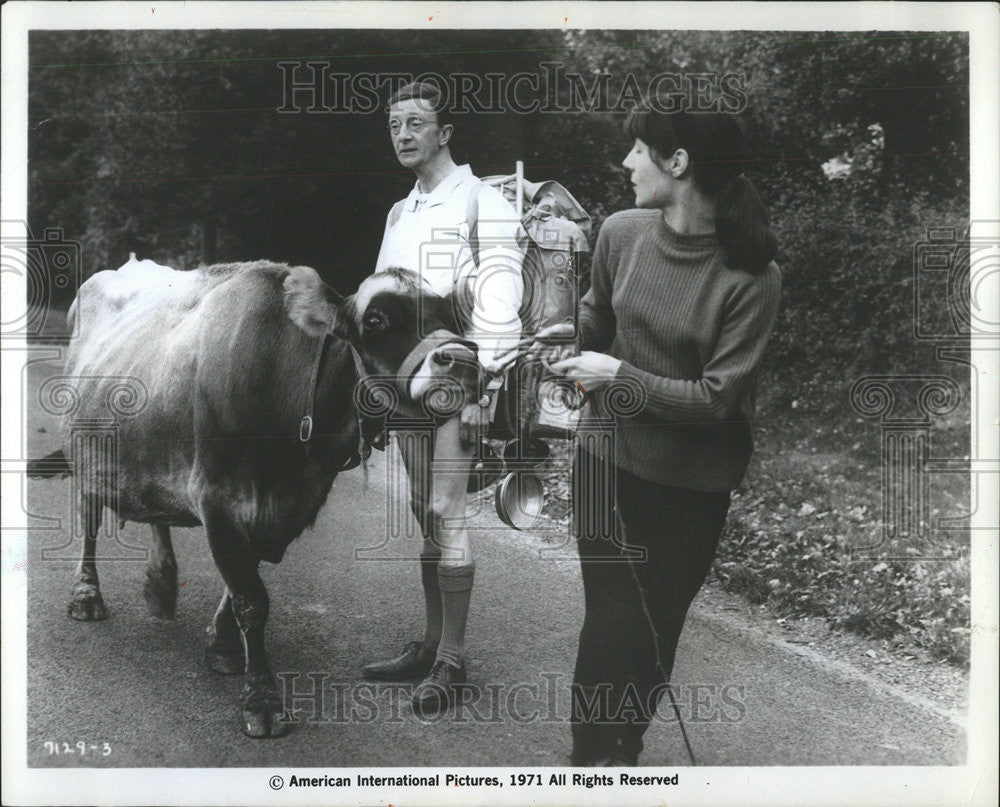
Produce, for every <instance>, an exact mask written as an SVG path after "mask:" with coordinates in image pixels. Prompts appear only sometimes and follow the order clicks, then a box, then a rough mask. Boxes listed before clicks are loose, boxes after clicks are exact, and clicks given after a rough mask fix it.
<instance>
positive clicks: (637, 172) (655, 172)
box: [622, 138, 675, 207]
mask: <svg viewBox="0 0 1000 807" xmlns="http://www.w3.org/2000/svg"><path fill="white" fill-rule="evenodd" d="M622 165H624V166H625V167H626V168H627V169H628V170H629V171H631V172H632V176H631V180H632V189H633V190H634V191H635V206H636V207H666V205H667V203H668V202H669V201H670V200H671V198H672V195H673V191H674V187H675V180H674V178H673V176H672V175H671V174H670V172H669V171H665V170H664V169H663V168H661V167H660V163H659V162H658V161H657V160H656V159H655V158H654V157H653V155H652V154H651V153H650V151H649V146H647V145H646V144H645V143H643V142H642V141H641V140H639V139H638V138H636V141H635V145H633V146H632V150H631V151H630V152H629V153H628V156H627V157H626V158H625V159H624V160H623V161H622Z"/></svg>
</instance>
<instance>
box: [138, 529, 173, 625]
mask: <svg viewBox="0 0 1000 807" xmlns="http://www.w3.org/2000/svg"><path fill="white" fill-rule="evenodd" d="M149 528H150V530H151V531H152V533H153V554H152V557H150V559H149V565H148V566H147V567H146V585H145V587H144V588H143V590H142V596H143V599H145V600H146V608H148V609H149V613H151V614H152V615H153V616H155V617H159V618H160V619H173V618H174V616H175V615H176V614H177V559H176V558H175V557H174V547H173V544H172V543H171V541H170V527H167V526H164V525H163V524H150V525H149Z"/></svg>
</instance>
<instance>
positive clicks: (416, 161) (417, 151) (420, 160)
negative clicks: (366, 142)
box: [389, 98, 451, 171]
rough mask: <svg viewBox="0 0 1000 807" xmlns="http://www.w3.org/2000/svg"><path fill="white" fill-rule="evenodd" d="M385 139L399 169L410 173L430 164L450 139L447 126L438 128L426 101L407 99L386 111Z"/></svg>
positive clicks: (449, 128)
mask: <svg viewBox="0 0 1000 807" xmlns="http://www.w3.org/2000/svg"><path fill="white" fill-rule="evenodd" d="M389 137H390V138H392V147H393V149H394V150H395V152H396V159H398V160H399V162H400V164H401V165H404V166H406V167H407V168H410V169H412V170H414V171H416V170H418V169H420V168H422V167H423V166H425V165H428V164H430V163H431V162H433V160H434V158H435V157H437V155H438V154H440V152H441V150H442V149H444V147H445V146H446V145H447V144H448V139H449V138H450V137H451V126H443V127H442V126H439V125H438V122H437V113H436V112H435V111H434V110H433V109H432V108H431V106H430V104H429V103H428V102H427V101H424V100H423V99H421V98H410V99H407V100H405V101H400V102H399V103H398V104H393V105H392V106H391V107H390V108H389Z"/></svg>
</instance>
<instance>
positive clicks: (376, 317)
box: [363, 314, 385, 331]
mask: <svg viewBox="0 0 1000 807" xmlns="http://www.w3.org/2000/svg"><path fill="white" fill-rule="evenodd" d="M363 323H364V326H365V330H366V331H374V330H380V329H382V328H384V327H385V319H384V318H383V317H382V315H381V314H365V318H364V320H363Z"/></svg>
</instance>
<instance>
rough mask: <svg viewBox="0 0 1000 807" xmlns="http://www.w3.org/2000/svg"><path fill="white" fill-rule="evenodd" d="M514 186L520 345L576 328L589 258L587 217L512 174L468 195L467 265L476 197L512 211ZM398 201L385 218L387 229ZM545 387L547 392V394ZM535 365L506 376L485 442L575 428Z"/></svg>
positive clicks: (566, 197)
mask: <svg viewBox="0 0 1000 807" xmlns="http://www.w3.org/2000/svg"><path fill="white" fill-rule="evenodd" d="M518 181H520V183H521V189H522V209H521V210H519V211H517V212H518V215H519V218H520V220H521V227H520V228H519V232H518V243H519V246H521V247H522V249H523V250H524V258H523V260H522V263H521V276H522V278H523V281H524V296H523V299H522V303H521V308H520V311H519V312H518V314H519V316H520V319H521V333H522V337H527V336H531V335H533V334H535V333H537V332H538V331H539V330H540V329H542V328H544V327H547V326H549V325H553V324H555V323H557V322H572V323H573V325H574V326H575V325H576V324H577V311H578V307H579V297H580V294H579V291H580V282H581V278H582V271H581V269H582V266H581V264H582V261H583V255H585V254H586V253H588V252H589V245H588V242H587V236H588V235H589V233H590V216H589V215H587V212H586V211H585V210H584V209H583V207H582V206H581V205H580V203H579V202H577V200H576V199H575V198H573V196H572V194H570V192H569V191H568V190H566V188H564V187H563V186H562V185H560V184H559V183H558V182H555V181H553V180H548V181H544V182H529V181H527V180H524V179H523V178H519V176H518V175H517V174H512V175H510V176H489V177H483V178H482V179H481V180H480V182H479V185H478V186H477V187H476V188H475V189H474V190H473V191H472V192H471V193H470V194H469V201H468V204H467V206H466V212H465V221H466V226H467V231H468V233H469V247H470V249H471V250H472V257H473V260H474V261H475V263H476V266H477V267H478V265H479V238H478V230H479V194H480V193H481V192H482V190H483V188H484V187H485V186H487V185H489V186H491V187H495V188H496V189H497V190H498V191H499V192H500V193H501V195H502V196H503V197H504V198H505V199H506V200H507V201H508V202H509V203H510V204H511V206H512V207H516V206H517V184H518ZM405 201H406V200H405V199H403V200H400V201H399V202H397V203H396V204H395V205H393V207H392V209H391V210H390V211H389V226H390V227H394V226H395V225H396V223H397V222H398V221H399V219H400V216H401V215H402V212H403V205H404V203H405ZM547 385H548V387H547ZM551 385H552V382H551V381H546V380H545V379H544V378H543V371H542V367H541V365H540V364H539V363H537V362H527V361H524V360H518V361H517V362H516V363H515V364H514V365H513V366H512V367H511V368H510V369H509V370H508V371H507V374H506V377H505V378H504V382H503V385H502V386H501V389H500V391H499V393H498V394H497V399H496V406H495V407H494V412H493V417H492V420H491V424H490V429H489V433H488V436H489V437H491V438H494V439H501V440H510V439H514V438H518V437H526V436H539V437H566V436H568V434H569V433H570V432H571V431H572V430H573V428H574V425H575V421H574V420H573V418H572V416H570V415H569V413H564V412H560V411H559V407H558V406H557V405H553V403H552V401H553V400H555V399H556V398H559V397H560V396H558V395H554V394H553V393H554V390H553V389H550V388H549V387H551Z"/></svg>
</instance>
